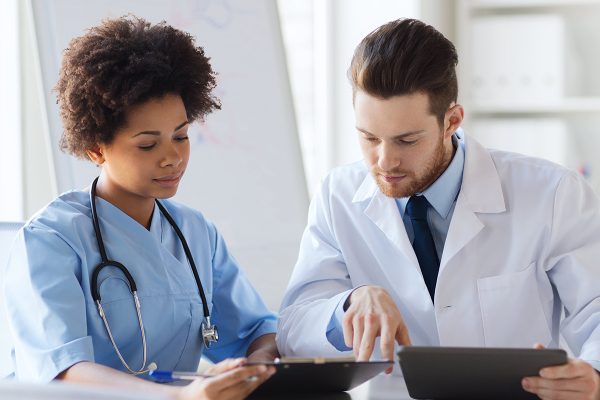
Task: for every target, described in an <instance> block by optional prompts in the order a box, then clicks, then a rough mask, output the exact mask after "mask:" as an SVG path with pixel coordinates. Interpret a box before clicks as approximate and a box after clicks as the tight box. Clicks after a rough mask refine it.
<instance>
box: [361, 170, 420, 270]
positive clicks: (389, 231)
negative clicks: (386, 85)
mask: <svg viewBox="0 0 600 400" xmlns="http://www.w3.org/2000/svg"><path fill="white" fill-rule="evenodd" d="M368 198H370V201H369V204H368V205H367V207H366V208H365V211H364V213H365V215H366V216H367V217H368V218H369V219H370V220H371V221H372V222H373V223H374V224H375V225H377V227H378V228H379V229H380V230H381V231H382V232H383V233H384V234H385V236H386V237H387V238H388V239H389V241H390V242H392V244H393V245H394V246H395V247H396V248H397V249H398V250H400V252H401V253H402V255H403V256H404V258H405V259H406V261H408V262H409V263H410V264H411V265H412V266H413V267H414V268H416V269H417V270H418V271H419V273H421V270H420V269H419V262H418V261H417V256H416V255H415V251H414V250H413V248H412V245H411V244H410V240H409V239H408V235H407V234H406V228H405V227H404V223H403V222H402V218H401V216H400V212H399V211H398V206H397V205H396V201H395V200H394V199H393V198H391V197H388V196H386V195H384V194H383V193H381V190H379V187H378V186H377V183H375V181H374V180H373V178H372V177H371V175H367V177H366V178H365V180H364V181H363V183H362V185H361V186H360V188H359V189H358V191H357V192H356V195H355V196H354V199H353V201H354V202H357V201H362V200H365V199H368Z"/></svg>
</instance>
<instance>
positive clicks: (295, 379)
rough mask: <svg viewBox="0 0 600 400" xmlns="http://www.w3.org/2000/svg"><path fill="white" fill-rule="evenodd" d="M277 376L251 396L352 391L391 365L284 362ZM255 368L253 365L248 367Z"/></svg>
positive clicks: (345, 361) (345, 360) (278, 366)
mask: <svg viewBox="0 0 600 400" xmlns="http://www.w3.org/2000/svg"><path fill="white" fill-rule="evenodd" d="M257 364H262V365H268V366H273V367H275V369H276V370H277V372H276V373H275V374H274V375H273V376H271V377H270V378H269V379H268V380H267V381H266V382H265V383H263V384H262V385H261V386H259V387H258V388H257V389H256V390H255V391H254V392H253V393H252V395H251V397H255V396H265V395H271V394H300V393H334V392H344V391H347V390H351V389H353V388H355V387H356V386H358V385H360V384H362V383H364V382H366V381H368V380H369V379H371V378H373V377H374V376H376V375H378V374H379V373H381V372H383V371H385V370H386V369H387V368H389V367H392V366H393V362H392V361H365V362H357V361H354V359H348V358H331V359H330V358H321V357H319V358H282V359H281V360H279V361H276V362H273V363H267V364H264V363H257ZM247 365H253V364H247Z"/></svg>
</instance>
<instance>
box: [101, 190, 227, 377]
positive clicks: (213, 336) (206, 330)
mask: <svg viewBox="0 0 600 400" xmlns="http://www.w3.org/2000/svg"><path fill="white" fill-rule="evenodd" d="M97 183H98V178H96V179H94V182H93V183H92V190H91V191H90V200H91V203H92V221H93V224H94V232H95V233H96V241H97V242H98V249H99V250H100V256H101V257H102V262H101V263H100V264H98V265H97V266H96V267H95V268H94V271H93V273H92V283H91V286H92V288H91V289H92V298H93V299H94V302H96V305H97V306H98V313H99V314H100V317H101V318H102V321H104V326H105V327H106V332H107V333H108V337H109V338H110V341H111V343H112V345H113V347H114V349H115V351H116V353H117V356H118V357H119V360H121V363H122V364H123V366H124V367H125V368H127V370H128V371H129V372H130V373H132V374H134V375H139V374H145V373H146V372H149V371H152V370H155V369H156V368H157V366H156V364H155V363H153V362H152V363H150V364H149V365H148V366H146V361H147V359H146V356H147V350H148V347H147V345H146V332H145V330H144V321H143V320H142V311H141V307H140V299H139V298H138V294H137V286H136V284H135V280H134V279H133V276H131V274H130V273H129V271H128V270H127V268H125V266H124V265H123V264H121V263H120V262H118V261H114V260H109V259H108V257H107V256H106V249H105V248H104V241H103V240H102V234H101V233H100V223H99V222H98V213H97V211H96V184H97ZM156 205H157V206H158V208H159V209H160V211H161V212H162V214H163V215H164V216H165V218H166V219H167V221H169V224H171V226H172V227H173V229H174V230H175V233H176V234H177V237H178V238H179V241H180V242H181V244H182V246H183V250H184V252H185V256H186V257H187V260H188V263H189V264H190V267H191V268H192V272H193V273H194V279H195V280H196V286H198V291H199V292H200V297H201V299H202V308H203V311H204V321H203V322H202V340H203V341H204V346H205V347H207V348H209V347H210V344H211V343H213V342H215V343H216V342H217V341H218V340H219V333H218V331H217V327H216V326H215V325H213V324H211V322H210V312H209V311H208V305H207V304H208V303H207V301H206V295H205V294H204V288H203V287H202V283H201V282H200V276H199V275H198V270H197V269H196V264H195V263H194V258H193V257H192V253H191V251H190V248H189V246H188V244H187V241H186V240H185V237H184V236H183V233H181V230H180V229H179V227H178V226H177V224H176V223H175V220H173V217H171V215H170V214H169V213H168V212H167V210H166V209H165V207H164V206H163V205H162V204H161V203H160V202H159V201H158V200H156ZM104 267H115V268H118V269H119V270H120V271H121V272H122V273H123V275H125V278H126V279H127V281H128V282H129V290H130V291H131V294H132V296H133V302H134V303H135V310H136V313H137V319H138V323H139V325H140V332H141V334H142V345H143V346H144V350H143V353H144V354H143V361H142V367H141V368H140V369H138V370H134V369H132V368H131V367H130V366H129V364H127V362H126V361H125V359H124V358H123V356H122V355H121V351H119V347H118V346H117V344H116V342H115V339H114V337H113V334H112V331H111V330H110V325H109V324H108V320H107V318H106V314H105V313H104V309H103V308H102V303H101V299H100V290H99V288H98V275H99V274H100V271H101V270H102V268H104Z"/></svg>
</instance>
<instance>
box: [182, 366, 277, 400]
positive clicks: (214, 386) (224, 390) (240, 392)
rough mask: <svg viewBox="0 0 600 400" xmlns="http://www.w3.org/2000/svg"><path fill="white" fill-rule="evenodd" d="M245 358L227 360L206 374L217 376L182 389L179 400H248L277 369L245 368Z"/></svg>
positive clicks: (262, 367)
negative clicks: (246, 399) (244, 399)
mask: <svg viewBox="0 0 600 400" xmlns="http://www.w3.org/2000/svg"><path fill="white" fill-rule="evenodd" d="M245 362H246V359H244V358H238V359H232V360H225V361H222V362H220V363H219V364H216V365H215V366H213V367H211V368H209V369H208V370H207V371H206V372H207V373H209V374H216V375H215V376H213V377H211V378H199V379H196V380H194V381H193V382H192V383H190V384H189V385H187V386H184V387H182V388H181V390H180V392H179V395H178V396H177V399H178V400H192V399H193V400H200V399H201V400H209V399H219V400H221V399H223V400H237V399H243V398H246V397H247V396H248V395H249V394H250V393H252V391H254V390H255V389H256V388H257V387H259V386H260V385H261V384H262V383H263V382H264V381H266V380H267V379H269V377H271V375H273V374H274V373H275V368H273V367H267V366H265V365H252V366H246V367H245V366H243V365H244V364H245Z"/></svg>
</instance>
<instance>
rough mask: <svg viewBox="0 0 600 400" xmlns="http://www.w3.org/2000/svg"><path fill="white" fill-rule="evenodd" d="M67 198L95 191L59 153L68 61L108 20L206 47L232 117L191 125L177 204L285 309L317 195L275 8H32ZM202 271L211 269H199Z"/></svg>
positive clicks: (144, 1) (88, 176) (211, 1)
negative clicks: (65, 55) (145, 24)
mask: <svg viewBox="0 0 600 400" xmlns="http://www.w3.org/2000/svg"><path fill="white" fill-rule="evenodd" d="M30 1H31V3H30V4H31V14H32V18H33V25H34V29H35V38H36V41H37V46H36V47H37V55H38V56H39V63H40V66H41V75H42V77H41V78H42V87H43V92H44V93H43V97H44V100H45V111H46V113H47V120H48V131H49V132H48V135H49V138H50V142H51V147H52V162H53V165H54V171H55V174H56V185H57V190H58V192H59V193H61V192H63V191H66V190H70V189H76V188H84V187H87V186H88V185H89V184H90V183H91V181H92V180H93V178H94V177H95V176H96V175H97V174H98V169H97V167H95V166H94V165H93V164H92V163H91V162H88V161H82V160H77V159H76V158H74V157H72V156H70V155H67V154H64V153H62V152H61V151H60V149H59V147H58V142H59V139H60V136H61V134H62V125H61V122H60V118H59V111H58V106H57V104H56V97H55V94H54V93H53V91H52V89H53V87H54V85H55V84H56V82H57V80H58V70H59V67H60V61H61V54H62V51H63V49H65V48H66V47H67V45H68V43H69V41H70V39H71V38H73V37H75V36H80V35H82V34H84V33H85V30H86V29H87V28H89V27H91V26H94V25H97V24H99V23H100V21H101V20H102V19H103V18H106V17H119V16H122V15H126V14H129V13H131V14H134V15H136V16H139V17H143V18H145V19H147V20H148V21H150V22H154V23H156V22H160V21H162V20H165V21H166V22H167V23H168V24H170V25H172V26H174V27H176V28H179V29H182V30H184V31H186V32H189V33H190V34H192V35H193V36H194V37H195V38H196V44H197V45H199V46H202V47H204V50H205V52H206V55H207V56H208V57H210V58H211V64H212V66H213V69H214V70H215V71H216V72H217V73H218V77H217V88H216V89H215V92H214V94H215V95H216V96H217V97H218V98H219V99H220V100H221V103H222V109H221V110H220V111H215V112H214V113H212V114H210V115H209V116H208V117H207V118H206V121H205V122H204V123H202V124H200V123H194V124H193V125H191V126H190V129H189V136H190V143H191V156H190V161H189V165H188V169H187V172H186V174H185V176H184V178H183V180H182V182H181V184H180V188H179V191H178V193H177V195H176V196H175V198H174V199H175V200H177V201H180V202H182V203H184V204H187V205H189V206H191V207H194V208H196V209H198V210H200V211H201V212H202V213H204V215H205V216H206V217H207V218H208V219H210V220H211V221H213V222H214V223H215V224H216V226H217V228H218V229H219V231H220V232H221V233H222V234H223V236H224V237H225V240H226V241H227V243H228V246H229V248H230V250H231V251H232V253H233V254H234V256H235V257H236V258H237V260H238V261H239V262H240V264H241V265H242V267H243V269H244V270H245V271H246V272H247V273H248V275H249V277H250V279H251V281H252V282H253V283H254V285H255V286H256V287H257V289H258V290H259V292H260V293H261V294H262V295H263V298H264V299H265V301H266V302H267V305H268V306H269V307H270V308H271V309H278V308H279V303H280V300H281V297H282V295H283V291H284V289H285V286H286V285H287V281H288V278H289V275H290V274H291V270H292V267H293V265H294V262H295V260H296V256H297V251H298V248H299V241H300V237H301V234H302V230H303V228H304V225H305V222H306V213H307V209H308V193H307V188H306V180H305V175H304V170H303V166H302V158H301V154H300V145H299V140H298V134H297V130H296V122H295V117H294V111H293V104H292V99H291V90H290V84H289V81H288V75H287V68H286V62H285V53H284V50H283V44H282V37H281V32H280V27H279V19H278V15H277V6H276V2H275V0H252V1H247V0H220V1H219V0H168V1H167V0H103V1H94V2H91V1H81V0H52V1H48V0H30ZM199 268H201V266H199Z"/></svg>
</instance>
